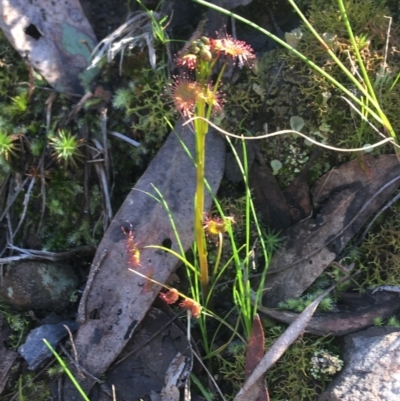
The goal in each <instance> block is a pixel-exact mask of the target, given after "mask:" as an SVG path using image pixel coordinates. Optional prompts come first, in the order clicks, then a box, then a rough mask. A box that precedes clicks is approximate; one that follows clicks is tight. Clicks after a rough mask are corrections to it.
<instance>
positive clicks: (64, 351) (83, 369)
mask: <svg viewBox="0 0 400 401" xmlns="http://www.w3.org/2000/svg"><path fill="white" fill-rule="evenodd" d="M60 348H61V350H62V352H63V353H64V354H65V355H66V357H67V358H68V359H69V360H70V361H71V363H73V364H74V365H75V367H76V369H77V370H78V371H79V370H81V371H82V372H84V373H85V375H87V376H89V377H90V378H91V379H92V380H94V381H95V382H96V383H99V384H103V382H102V381H101V380H100V379H98V378H97V377H96V376H93V375H92V374H91V373H90V372H89V371H88V370H87V369H85V368H84V367H83V366H82V365H79V363H78V362H76V361H75V360H74V358H72V355H71V354H70V353H69V352H68V351H67V350H66V349H65V347H64V346H63V345H61V344H60Z"/></svg>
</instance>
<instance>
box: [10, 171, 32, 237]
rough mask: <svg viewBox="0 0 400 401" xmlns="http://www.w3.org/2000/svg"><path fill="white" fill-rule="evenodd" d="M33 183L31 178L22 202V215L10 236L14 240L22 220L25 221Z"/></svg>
mask: <svg viewBox="0 0 400 401" xmlns="http://www.w3.org/2000/svg"><path fill="white" fill-rule="evenodd" d="M35 181H36V178H35V177H33V178H32V179H31V182H30V184H29V187H28V190H27V191H26V194H25V198H24V202H23V205H24V209H23V211H22V215H21V218H20V220H19V223H18V226H17V228H16V229H15V231H14V232H13V234H12V239H14V237H15V235H16V234H17V232H18V231H19V229H20V228H21V225H22V223H23V222H24V220H25V215H26V211H27V209H28V204H29V199H30V197H31V192H32V189H33V186H34V185H35Z"/></svg>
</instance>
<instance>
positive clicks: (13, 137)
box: [0, 130, 19, 161]
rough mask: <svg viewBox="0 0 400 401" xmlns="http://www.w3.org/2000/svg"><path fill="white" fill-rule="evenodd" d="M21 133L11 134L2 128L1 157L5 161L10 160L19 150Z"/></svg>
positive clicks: (0, 132) (0, 134)
mask: <svg viewBox="0 0 400 401" xmlns="http://www.w3.org/2000/svg"><path fill="white" fill-rule="evenodd" d="M18 137H19V135H17V134H9V133H7V132H5V131H3V130H0V158H2V159H3V160H5V161H9V160H10V158H11V156H15V155H16V152H17V151H18V144H17V143H16V141H17V140H18Z"/></svg>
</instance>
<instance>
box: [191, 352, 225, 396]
mask: <svg viewBox="0 0 400 401" xmlns="http://www.w3.org/2000/svg"><path fill="white" fill-rule="evenodd" d="M192 352H193V355H194V356H195V357H196V358H197V360H198V361H199V362H200V365H201V366H202V367H203V369H204V370H205V371H206V373H207V376H208V377H209V379H210V380H211V382H212V384H213V385H214V386H215V389H216V390H217V391H218V393H219V395H220V396H221V398H222V399H223V401H226V398H225V397H224V395H223V394H222V392H221V390H220V388H219V387H218V384H217V382H216V381H215V379H214V377H213V375H212V374H211V373H210V371H209V370H208V369H207V367H206V365H204V363H203V361H202V360H201V358H200V357H199V356H198V355H197V353H196V352H195V351H194V350H192Z"/></svg>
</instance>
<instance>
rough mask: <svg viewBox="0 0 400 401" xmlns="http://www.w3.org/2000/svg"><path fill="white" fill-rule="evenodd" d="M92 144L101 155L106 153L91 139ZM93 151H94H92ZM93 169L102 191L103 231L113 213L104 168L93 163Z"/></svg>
mask: <svg viewBox="0 0 400 401" xmlns="http://www.w3.org/2000/svg"><path fill="white" fill-rule="evenodd" d="M93 143H94V145H95V146H96V149H97V150H98V151H100V152H102V153H103V154H104V153H105V152H106V150H104V149H103V146H102V145H101V144H100V143H99V141H97V140H96V139H93ZM92 151H94V150H92ZM95 168H96V172H97V175H98V177H99V179H100V186H101V189H102V193H103V199H104V207H105V211H104V212H105V213H104V231H105V230H106V229H107V227H108V223H109V222H110V221H111V220H112V217H113V213H112V208H111V201H110V193H109V189H108V183H107V177H106V173H105V171H104V166H102V165H100V163H95Z"/></svg>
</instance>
